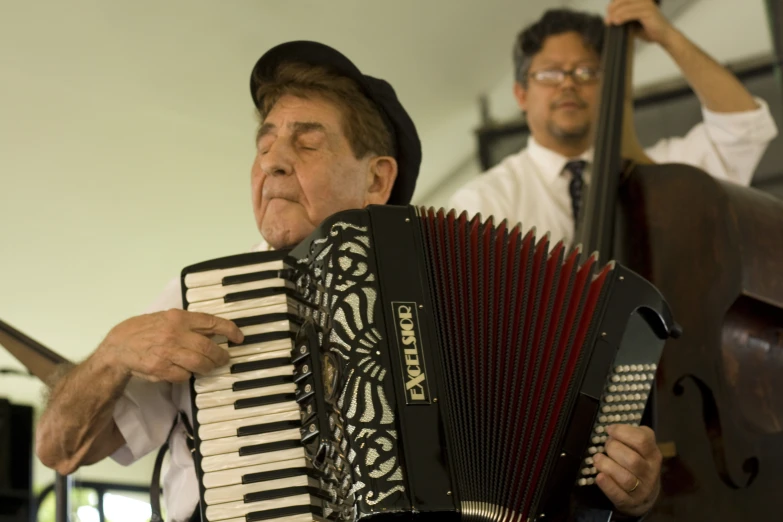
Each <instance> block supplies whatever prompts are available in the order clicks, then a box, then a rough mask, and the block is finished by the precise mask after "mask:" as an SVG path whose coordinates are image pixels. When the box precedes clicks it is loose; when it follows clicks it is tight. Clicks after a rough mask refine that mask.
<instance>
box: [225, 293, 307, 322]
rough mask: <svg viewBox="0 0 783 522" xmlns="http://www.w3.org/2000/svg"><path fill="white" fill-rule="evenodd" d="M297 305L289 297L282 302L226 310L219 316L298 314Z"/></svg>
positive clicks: (240, 316) (236, 317)
mask: <svg viewBox="0 0 783 522" xmlns="http://www.w3.org/2000/svg"><path fill="white" fill-rule="evenodd" d="M298 306H299V305H297V303H296V301H294V300H293V299H291V298H288V299H286V300H285V301H284V302H281V303H275V304H271V305H267V306H259V307H256V308H246V309H242V310H238V311H236V312H226V313H224V314H220V317H222V318H224V319H232V320H233V319H241V318H243V317H256V316H259V315H269V314H285V313H288V314H293V315H299V308H298Z"/></svg>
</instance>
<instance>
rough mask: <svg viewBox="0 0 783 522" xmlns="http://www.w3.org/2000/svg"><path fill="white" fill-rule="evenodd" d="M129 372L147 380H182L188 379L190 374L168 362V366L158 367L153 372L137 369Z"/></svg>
mask: <svg viewBox="0 0 783 522" xmlns="http://www.w3.org/2000/svg"><path fill="white" fill-rule="evenodd" d="M131 373H132V374H133V375H135V376H136V377H139V378H140V379H144V380H145V381H149V382H161V381H166V382H182V381H187V380H188V379H190V375H191V373H190V372H189V371H187V370H185V369H184V368H180V367H179V366H176V365H174V364H169V365H168V367H166V368H162V369H158V370H156V371H155V372H154V373H146V372H142V371H137V370H133V371H131Z"/></svg>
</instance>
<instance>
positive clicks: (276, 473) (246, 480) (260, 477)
mask: <svg viewBox="0 0 783 522" xmlns="http://www.w3.org/2000/svg"><path fill="white" fill-rule="evenodd" d="M306 474H308V470H307V468H286V469H276V470H273V471H262V472H261V473H248V474H247V475H242V484H254V483H256V482H266V481H268V480H280V479H285V478H291V477H298V476H300V475H306Z"/></svg>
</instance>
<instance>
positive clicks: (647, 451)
mask: <svg viewBox="0 0 783 522" xmlns="http://www.w3.org/2000/svg"><path fill="white" fill-rule="evenodd" d="M606 433H607V435H609V437H611V438H613V439H617V440H618V441H620V442H622V443H623V444H625V445H626V446H628V447H629V448H631V449H632V450H634V451H636V452H637V453H638V454H639V455H641V456H642V457H644V458H645V459H647V458H652V457H656V456H657V455H658V454H660V450H659V449H658V446H657V445H656V443H655V432H653V430H651V429H650V428H648V427H647V426H631V425H630V424H612V425H611V426H607V428H606Z"/></svg>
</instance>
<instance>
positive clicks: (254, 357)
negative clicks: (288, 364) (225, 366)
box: [228, 347, 291, 364]
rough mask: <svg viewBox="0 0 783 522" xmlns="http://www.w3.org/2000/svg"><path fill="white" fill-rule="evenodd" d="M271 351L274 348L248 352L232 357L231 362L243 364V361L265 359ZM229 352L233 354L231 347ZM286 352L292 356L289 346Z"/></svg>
mask: <svg viewBox="0 0 783 522" xmlns="http://www.w3.org/2000/svg"><path fill="white" fill-rule="evenodd" d="M286 348H287V347H286ZM275 351H276V352H279V351H280V350H275ZM271 352H272V350H268V351H265V352H257V353H252V354H248V355H242V356H238V357H231V359H229V364H242V363H248V362H253V361H263V360H264V356H265V354H268V353H271ZM228 353H229V354H232V355H233V352H232V351H231V349H229V352H228ZM285 353H287V354H288V356H289V357H290V356H291V350H290V348H287V349H286V350H285Z"/></svg>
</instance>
